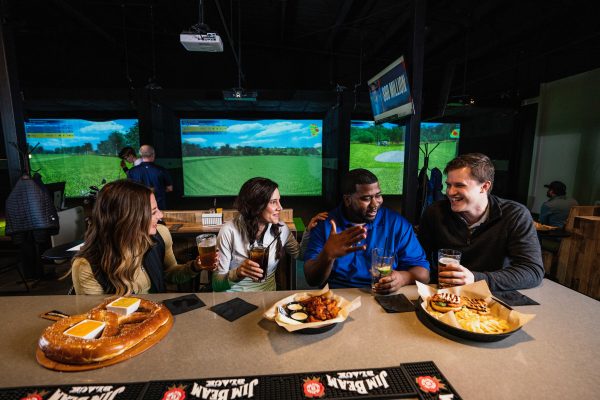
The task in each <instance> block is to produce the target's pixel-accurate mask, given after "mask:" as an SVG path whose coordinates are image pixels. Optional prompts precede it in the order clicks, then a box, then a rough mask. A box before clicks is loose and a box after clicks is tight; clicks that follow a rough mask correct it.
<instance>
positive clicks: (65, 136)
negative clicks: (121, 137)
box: [25, 119, 137, 149]
mask: <svg viewBox="0 0 600 400" xmlns="http://www.w3.org/2000/svg"><path fill="white" fill-rule="evenodd" d="M136 122H137V119H115V120H111V121H100V122H97V121H87V120H83V119H30V120H29V121H28V122H25V133H26V134H27V143H29V144H30V145H31V146H35V145H36V144H37V143H39V144H40V146H43V147H44V148H45V149H55V148H57V147H71V146H82V145H83V144H85V143H91V144H92V146H93V148H94V149H96V147H97V145H98V143H100V142H101V141H103V140H106V139H107V138H108V135H109V134H111V133H112V132H114V131H117V132H120V133H122V134H125V133H127V131H128V130H129V129H130V128H131V127H132V126H133V125H134V124H135V123H136Z"/></svg>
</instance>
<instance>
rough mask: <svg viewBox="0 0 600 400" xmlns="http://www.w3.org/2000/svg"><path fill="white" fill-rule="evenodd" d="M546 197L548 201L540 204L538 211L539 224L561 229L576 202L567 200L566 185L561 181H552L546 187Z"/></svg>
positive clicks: (570, 199)
mask: <svg viewBox="0 0 600 400" xmlns="http://www.w3.org/2000/svg"><path fill="white" fill-rule="evenodd" d="M544 187H546V188H548V191H547V192H546V196H548V198H549V199H550V200H548V201H546V202H545V203H544V204H542V208H541V210H540V223H542V224H544V225H550V226H556V227H558V228H562V227H563V226H564V225H565V222H566V221H567V217H568V216H569V211H570V210H571V207H573V206H577V205H579V204H578V203H577V200H575V199H573V198H570V197H569V198H567V185H565V184H564V183H562V182H561V181H553V182H550V183H549V184H548V185H544Z"/></svg>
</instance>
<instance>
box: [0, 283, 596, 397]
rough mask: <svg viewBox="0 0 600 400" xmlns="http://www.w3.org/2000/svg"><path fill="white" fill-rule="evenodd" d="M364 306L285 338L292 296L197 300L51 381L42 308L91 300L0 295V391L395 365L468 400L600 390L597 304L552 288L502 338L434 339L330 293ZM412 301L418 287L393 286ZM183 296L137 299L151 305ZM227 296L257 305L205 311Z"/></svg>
mask: <svg viewBox="0 0 600 400" xmlns="http://www.w3.org/2000/svg"><path fill="white" fill-rule="evenodd" d="M335 292H336V293H337V294H339V295H340V296H342V297H344V298H346V299H348V300H352V299H354V298H355V297H357V296H361V297H362V299H361V300H362V306H361V307H360V308H358V309H357V310H355V311H353V312H352V313H351V314H350V317H349V319H348V320H346V321H345V322H344V323H343V324H340V325H338V326H336V327H335V328H334V329H333V330H331V331H328V332H325V333H321V334H316V335H302V334H293V333H288V332H287V331H285V330H284V329H283V328H281V327H279V326H277V325H276V324H275V323H274V322H270V321H268V320H265V319H263V318H262V314H263V312H264V311H265V310H266V309H268V308H269V307H270V306H271V305H272V304H273V303H275V302H276V301H278V300H280V299H282V298H284V297H286V296H288V295H290V294H291V293H293V292H265V293H197V295H198V297H200V298H201V299H202V300H203V301H204V302H205V303H206V305H207V306H206V307H203V308H201V309H197V310H193V311H190V312H187V313H184V314H180V315H176V316H175V324H174V326H173V329H172V330H171V332H169V334H168V335H167V337H165V338H164V339H163V340H162V341H161V342H159V343H158V344H157V345H156V346H154V347H152V348H151V349H149V350H147V351H146V352H145V353H142V354H140V355H138V356H136V357H134V358H132V359H130V360H128V361H125V362H123V363H120V364H116V365H113V366H110V367H106V368H101V369H98V370H93V371H87V372H74V373H59V372H55V371H51V370H47V369H45V368H43V367H41V366H40V365H38V364H37V362H36V360H35V349H36V346H37V340H38V338H39V336H40V334H41V332H42V330H43V329H44V328H45V327H47V326H48V325H49V324H50V323H51V322H50V321H46V320H43V319H41V318H39V317H38V316H39V314H41V313H42V312H45V311H49V310H53V309H56V310H61V311H64V312H66V313H69V314H77V313H83V312H85V311H87V310H88V309H90V308H91V307H93V306H95V305H97V304H98V303H100V301H101V300H102V298H101V297H98V296H39V297H35V296H25V297H2V298H0V311H1V313H2V315H3V316H4V318H5V320H6V321H7V323H5V324H4V326H3V329H2V330H0V343H2V350H1V351H2V358H3V359H4V362H3V363H2V366H0V387H15V386H31V385H51V384H77V383H86V384H94V383H117V382H136V381H152V380H169V379H194V378H210V377H242V376H248V375H267V374H283V373H301V372H311V371H333V370H351V369H366V368H377V367H391V366H398V365H399V364H400V363H406V362H416V361H428V360H432V361H434V362H435V363H436V364H437V366H438V367H439V368H440V370H441V371H442V373H443V374H444V375H445V376H446V378H447V379H448V380H449V381H450V383H451V384H452V385H453V386H454V388H455V389H456V390H457V391H458V393H459V394H460V395H461V396H462V397H463V398H465V399H480V398H486V399H515V398H530V399H546V398H584V397H589V396H590V394H592V393H594V392H595V391H596V390H597V382H599V381H600V357H599V356H600V354H599V351H600V350H599V349H600V335H598V331H599V328H600V318H598V312H599V311H600V303H599V302H598V301H596V300H594V299H592V298H589V297H586V296H583V295H581V294H579V293H577V292H575V291H573V290H571V289H568V288H565V287H563V286H560V285H558V284H556V283H554V282H552V281H549V280H544V281H543V283H542V285H541V286H540V287H538V288H535V289H529V290H523V291H522V293H523V294H526V295H527V296H529V297H531V298H532V299H534V300H536V301H537V302H539V303H540V305H539V306H525V307H515V309H517V310H518V311H520V312H522V313H528V314H536V317H535V318H534V319H533V320H532V321H531V322H529V323H528V324H527V325H525V326H524V327H523V329H521V330H520V331H517V332H515V333H514V334H513V335H511V336H510V337H508V338H506V339H504V340H502V341H499V342H491V343H481V342H471V341H467V340H463V339H455V338H452V337H448V336H441V335H440V334H438V333H435V332H433V331H431V330H430V329H428V328H427V327H425V326H424V325H423V324H422V323H421V322H420V321H419V320H418V318H417V316H416V315H415V313H413V312H408V313H399V314H387V313H385V312H384V311H383V309H382V308H381V307H380V306H379V305H378V304H377V302H376V301H375V300H374V298H373V297H372V296H371V294H370V293H369V292H366V291H365V290H364V289H340V290H335ZM401 292H402V293H405V294H406V295H407V297H408V298H409V299H416V298H417V292H416V287H415V286H409V287H405V288H402V289H401ZM179 295H181V294H179V293H170V294H159V295H147V296H143V297H146V298H149V299H152V300H155V301H158V300H161V299H165V298H171V297H177V296H179ZM234 297H241V298H243V299H244V300H246V301H248V302H250V303H252V304H255V305H257V306H258V309H257V310H256V311H253V312H251V313H250V314H247V315H245V316H244V317H242V318H240V319H238V320H236V321H234V322H228V321H227V320H225V319H223V318H221V317H220V316H218V315H216V314H214V313H213V312H211V311H210V310H209V307H211V306H212V305H214V304H219V303H222V302H224V301H227V300H229V299H232V298H234Z"/></svg>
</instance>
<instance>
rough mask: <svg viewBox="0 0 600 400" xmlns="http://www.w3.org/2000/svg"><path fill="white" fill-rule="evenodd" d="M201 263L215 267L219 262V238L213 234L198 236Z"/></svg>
mask: <svg viewBox="0 0 600 400" xmlns="http://www.w3.org/2000/svg"><path fill="white" fill-rule="evenodd" d="M196 244H197V245H198V254H199V255H200V263H201V264H202V265H204V266H210V265H213V264H214V263H215V262H216V261H217V237H216V236H215V235H214V234H212V233H207V234H203V235H198V236H196Z"/></svg>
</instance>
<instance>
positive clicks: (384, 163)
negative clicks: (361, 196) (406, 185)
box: [350, 120, 460, 194]
mask: <svg viewBox="0 0 600 400" xmlns="http://www.w3.org/2000/svg"><path fill="white" fill-rule="evenodd" d="M404 135H405V127H404V126H403V125H396V124H391V123H383V124H379V125H376V124H375V123H374V122H373V121H356V120H353V121H352V122H351V125H350V169H354V168H365V169H368V170H369V171H371V172H373V173H374V174H375V175H377V177H378V178H379V184H380V186H381V191H382V192H383V193H384V194H402V182H403V180H404V178H403V173H404ZM459 137H460V124H454V123H429V122H423V123H421V137H420V141H421V148H423V149H425V147H427V149H428V151H429V152H430V154H429V165H428V167H429V169H430V170H431V169H432V168H434V167H437V168H439V169H440V170H442V171H443V170H444V167H445V166H446V164H447V163H448V161H450V160H451V159H453V158H454V157H456V154H457V152H458V140H459ZM423 162H424V159H423V154H422V153H421V152H420V154H419V170H420V169H421V168H422V167H423ZM418 172H419V171H415V177H416V176H417V175H418Z"/></svg>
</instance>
